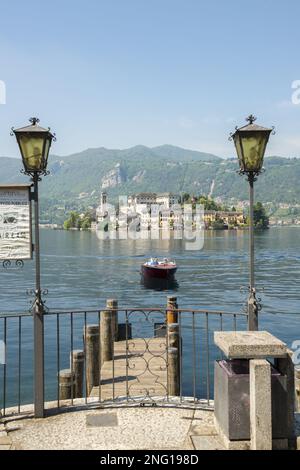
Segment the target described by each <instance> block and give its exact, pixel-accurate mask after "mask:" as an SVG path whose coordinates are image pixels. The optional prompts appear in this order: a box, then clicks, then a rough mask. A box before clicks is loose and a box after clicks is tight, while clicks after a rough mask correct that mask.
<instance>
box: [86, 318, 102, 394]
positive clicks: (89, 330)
mask: <svg viewBox="0 0 300 470" xmlns="http://www.w3.org/2000/svg"><path fill="white" fill-rule="evenodd" d="M85 330H86V331H85ZM99 336H100V335H99V325H86V328H84V329H83V337H84V343H85V357H86V360H85V368H86V372H85V376H86V391H87V395H90V393H91V391H92V389H93V387H95V386H98V385H99V378H100V360H99V359H100V357H99V356H100V341H99Z"/></svg>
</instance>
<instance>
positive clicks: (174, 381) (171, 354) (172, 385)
mask: <svg viewBox="0 0 300 470" xmlns="http://www.w3.org/2000/svg"><path fill="white" fill-rule="evenodd" d="M167 355H168V395H169V396H175V397H176V396H179V395H180V379H179V351H178V349H177V348H168V351H167Z"/></svg>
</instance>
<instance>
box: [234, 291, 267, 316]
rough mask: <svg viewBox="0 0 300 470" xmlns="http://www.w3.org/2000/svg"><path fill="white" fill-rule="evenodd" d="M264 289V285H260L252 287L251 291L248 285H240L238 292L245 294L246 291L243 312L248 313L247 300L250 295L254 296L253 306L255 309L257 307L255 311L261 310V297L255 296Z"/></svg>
mask: <svg viewBox="0 0 300 470" xmlns="http://www.w3.org/2000/svg"><path fill="white" fill-rule="evenodd" d="M264 291H265V288H264V287H260V288H253V289H252V292H251V290H250V286H248V287H245V286H241V287H240V292H241V293H242V294H246V293H248V297H247V300H245V302H244V305H243V312H244V313H248V302H249V298H250V295H251V296H252V297H254V300H255V306H256V309H257V312H260V311H261V310H262V303H261V301H262V299H261V297H260V296H259V297H258V296H257V293H259V292H264Z"/></svg>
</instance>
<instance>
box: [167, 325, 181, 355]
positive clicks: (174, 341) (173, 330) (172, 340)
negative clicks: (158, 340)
mask: <svg viewBox="0 0 300 470" xmlns="http://www.w3.org/2000/svg"><path fill="white" fill-rule="evenodd" d="M167 331H168V346H169V347H170V348H177V349H178V350H180V339H179V323H168V325H167Z"/></svg>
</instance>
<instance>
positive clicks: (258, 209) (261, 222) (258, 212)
mask: <svg viewBox="0 0 300 470" xmlns="http://www.w3.org/2000/svg"><path fill="white" fill-rule="evenodd" d="M253 212H254V226H255V228H260V229H267V228H269V217H268V216H267V212H266V209H265V208H264V206H263V205H262V203H261V202H257V203H256V204H255V205H254V209H253Z"/></svg>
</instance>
